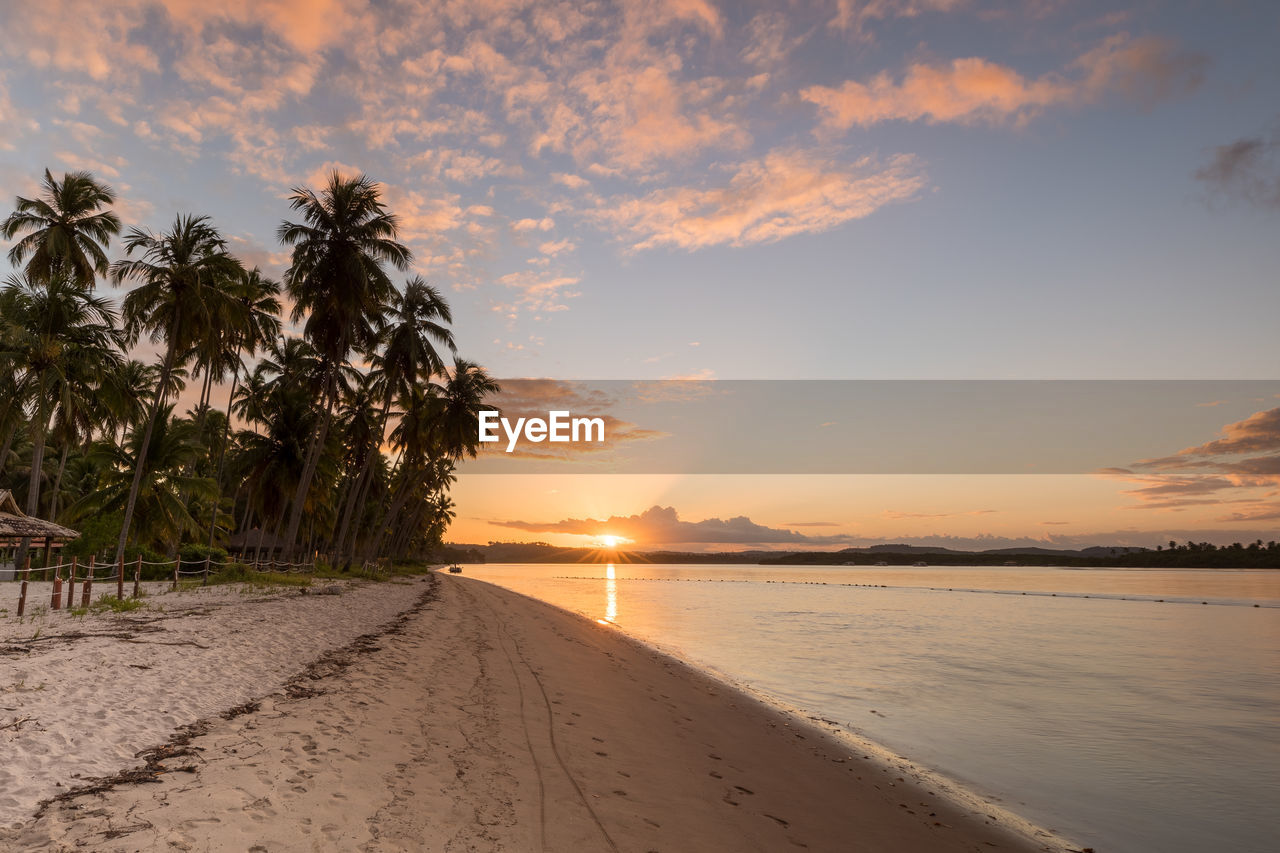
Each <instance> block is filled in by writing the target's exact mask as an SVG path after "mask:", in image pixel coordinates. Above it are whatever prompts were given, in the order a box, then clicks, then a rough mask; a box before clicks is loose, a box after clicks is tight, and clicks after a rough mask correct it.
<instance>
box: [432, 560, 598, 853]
mask: <svg viewBox="0 0 1280 853" xmlns="http://www.w3.org/2000/svg"><path fill="white" fill-rule="evenodd" d="M456 586H457V587H459V588H461V589H462V590H463V592H464V595H465V596H466V597H467V598H469V599H471V601H472V602H473V603H479V604H483V605H484V607H485V609H486V610H488V611H489V612H490V613H491V614H492V615H493V620H494V625H495V627H496V628H497V636H498V644H499V646H500V647H501V649H502V653H503V654H504V655H505V656H506V658H507V662H508V663H509V664H510V665H511V671H512V674H513V675H514V676H515V679H516V685H517V690H518V694H519V700H520V722H521V725H522V726H523V727H524V733H525V740H526V742H527V743H528V745H529V755H530V756H531V757H532V759H533V763H534V767H535V769H536V770H537V775H538V796H539V800H540V810H539V811H540V826H539V835H540V838H541V843H542V849H543V850H544V851H546V850H548V849H549V848H548V846H547V837H546V827H547V820H546V788H547V785H546V780H545V776H544V774H543V769H542V762H540V761H539V760H538V757H537V755H536V754H535V750H534V748H533V738H532V734H531V732H530V730H529V723H530V720H529V715H528V713H527V711H526V703H525V690H524V687H523V685H522V684H521V681H522V679H521V677H520V673H519V670H518V668H517V667H516V664H515V659H514V658H512V656H511V650H512V649H514V651H515V655H516V657H518V658H519V659H520V663H521V664H523V667H524V670H525V671H526V672H527V673H528V674H529V677H530V678H532V679H533V683H534V684H536V685H537V687H538V693H539V694H540V695H541V696H542V704H543V708H544V709H545V711H546V715H547V745H548V747H549V748H550V750H551V754H552V755H553V756H554V757H555V760H556V763H557V764H558V765H559V766H560V771H561V773H563V774H564V778H565V780H566V781H568V783H569V785H570V787H572V788H573V791H574V793H575V794H576V795H577V799H578V802H579V803H581V804H582V807H583V809H584V810H585V811H586V812H587V814H588V815H589V816H590V817H591V821H592V823H594V824H595V827H596V829H597V830H598V831H599V833H600V837H601V838H603V839H604V841H605V843H606V844H608V845H609V849H610V850H612V851H613V853H619V850H618V845H617V844H616V843H615V842H614V840H613V838H612V836H610V835H609V831H608V830H607V829H605V827H604V824H603V823H602V822H601V820H600V816H599V815H598V814H596V810H595V809H594V808H592V807H591V803H590V801H589V800H588V799H587V796H586V794H585V793H583V790H582V786H581V785H579V784H578V780H577V779H576V778H574V776H573V773H572V772H570V770H569V767H568V765H567V764H566V763H565V760H564V755H563V754H562V753H561V752H560V746H559V744H558V743H557V741H556V732H555V717H554V715H553V712H552V708H551V699H550V697H549V696H547V688H546V686H545V685H544V684H543V683H542V679H541V678H539V677H538V673H537V671H536V670H534V668H533V665H532V664H530V663H529V659H528V658H526V657H525V655H524V652H523V651H522V650H521V648H520V644H519V642H517V641H516V639H515V637H514V636H512V634H511V633H510V632H509V631H508V630H507V627H506V624H505V621H504V620H503V619H502V617H501V615H499V613H498V611H497V610H496V609H495V608H494V606H493V604H492V603H490V602H489V601H487V600H482V599H481V597H480V596H478V595H476V593H475V591H474V590H473V589H471V588H469V587H470V585H469V584H456Z"/></svg>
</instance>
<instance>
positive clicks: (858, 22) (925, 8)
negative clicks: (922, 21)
mask: <svg viewBox="0 0 1280 853" xmlns="http://www.w3.org/2000/svg"><path fill="white" fill-rule="evenodd" d="M967 3H968V0H836V2H835V13H834V15H833V16H832V17H831V19H830V20H829V21H828V22H827V26H828V27H831V28H832V29H836V30H846V31H849V32H852V33H855V34H857V35H862V34H863V28H864V27H865V26H866V25H867V24H868V23H869V22H871V21H875V20H885V19H887V18H914V17H916V16H917V15H920V14H923V13H925V12H950V11H952V10H954V9H958V8H960V7H961V6H964V5H967Z"/></svg>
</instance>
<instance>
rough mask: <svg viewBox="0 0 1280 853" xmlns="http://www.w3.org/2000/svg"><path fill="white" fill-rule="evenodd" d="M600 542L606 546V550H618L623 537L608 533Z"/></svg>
mask: <svg viewBox="0 0 1280 853" xmlns="http://www.w3.org/2000/svg"><path fill="white" fill-rule="evenodd" d="M600 541H601V543H603V544H604V547H606V548H617V547H618V545H620V544H621V543H622V537H621V536H614V535H612V534H610V533H606V534H604V535H603V536H601V537H600Z"/></svg>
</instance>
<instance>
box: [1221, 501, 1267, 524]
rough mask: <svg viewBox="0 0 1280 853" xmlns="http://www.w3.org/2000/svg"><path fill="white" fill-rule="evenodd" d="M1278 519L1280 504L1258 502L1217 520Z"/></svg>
mask: <svg viewBox="0 0 1280 853" xmlns="http://www.w3.org/2000/svg"><path fill="white" fill-rule="evenodd" d="M1276 519H1280V504H1277V503H1270V504H1259V505H1257V506H1255V507H1253V508H1252V509H1247V510H1241V511H1240V512H1233V513H1230V514H1228V515H1224V516H1221V517H1219V518H1218V519H1217V520H1218V521H1227V522H1232V523H1236V522H1250V521H1275V520H1276Z"/></svg>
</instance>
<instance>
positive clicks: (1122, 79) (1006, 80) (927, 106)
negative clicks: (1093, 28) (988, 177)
mask: <svg viewBox="0 0 1280 853" xmlns="http://www.w3.org/2000/svg"><path fill="white" fill-rule="evenodd" d="M1203 67H1204V59H1203V58H1202V57H1199V56H1197V55H1193V54H1187V53H1183V52H1179V51H1178V50H1177V49H1176V47H1175V46H1174V45H1173V44H1172V43H1171V42H1169V41H1168V40H1165V39H1160V38H1155V37H1151V36H1148V37H1144V38H1139V39H1130V38H1129V37H1128V36H1126V35H1123V34H1121V35H1117V36H1113V37H1112V38H1109V39H1107V40H1106V41H1104V42H1103V43H1102V45H1100V46H1099V47H1098V48H1096V49H1094V50H1092V51H1090V52H1088V53H1086V54H1084V55H1083V56H1081V57H1079V58H1078V59H1076V60H1075V61H1074V62H1073V63H1071V66H1070V68H1071V70H1072V71H1074V72H1076V73H1075V74H1074V76H1070V75H1064V74H1060V73H1049V74H1045V75H1042V76H1040V77H1037V78H1035V79H1028V78H1026V77H1024V76H1022V75H1021V74H1019V73H1018V72H1017V71H1015V70H1013V69H1012V68H1009V67H1008V66H1004V65H998V64H996V63H994V62H990V61H988V60H986V59H982V58H979V57H969V58H965V59H955V60H952V61H951V62H950V63H949V64H943V65H930V64H926V63H916V64H913V65H911V66H910V67H909V68H908V69H907V72H906V74H905V75H904V76H903V77H902V79H901V81H895V80H894V78H893V76H892V75H890V74H889V73H888V72H881V73H880V74H877V75H876V76H875V77H873V78H871V80H870V81H869V82H867V83H859V82H857V81H855V80H849V81H846V82H845V83H844V84H843V85H841V86H839V87H834V88H833V87H830V86H810V87H808V88H806V89H803V90H801V92H800V97H801V98H803V99H804V100H806V101H809V102H810V103H813V104H815V105H816V106H817V107H818V113H819V116H820V120H821V128H822V129H823V130H825V131H828V132H830V131H843V130H848V129H849V128H851V127H854V126H855V125H857V126H862V127H866V126H869V125H873V124H879V123H881V122H885V121H926V122H929V123H939V122H959V123H969V124H973V123H979V122H987V123H995V122H1000V121H1008V120H1012V121H1015V122H1020V121H1026V120H1028V119H1030V118H1031V117H1033V116H1035V115H1036V114H1037V113H1039V112H1040V111H1041V110H1043V109H1045V108H1046V107H1050V106H1054V105H1058V104H1079V103H1086V102H1090V101H1094V100H1097V99H1098V98H1100V97H1102V96H1103V95H1105V94H1107V93H1109V92H1112V91H1119V92H1121V93H1123V94H1126V95H1128V96H1131V97H1134V98H1137V99H1139V100H1142V101H1144V102H1147V103H1150V102H1153V101H1155V100H1159V99H1162V98H1165V97H1168V96H1170V95H1173V94H1176V93H1179V92H1182V91H1187V90H1189V89H1192V88H1195V87H1196V86H1197V85H1199V82H1200V79H1201V76H1202V73H1203Z"/></svg>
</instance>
